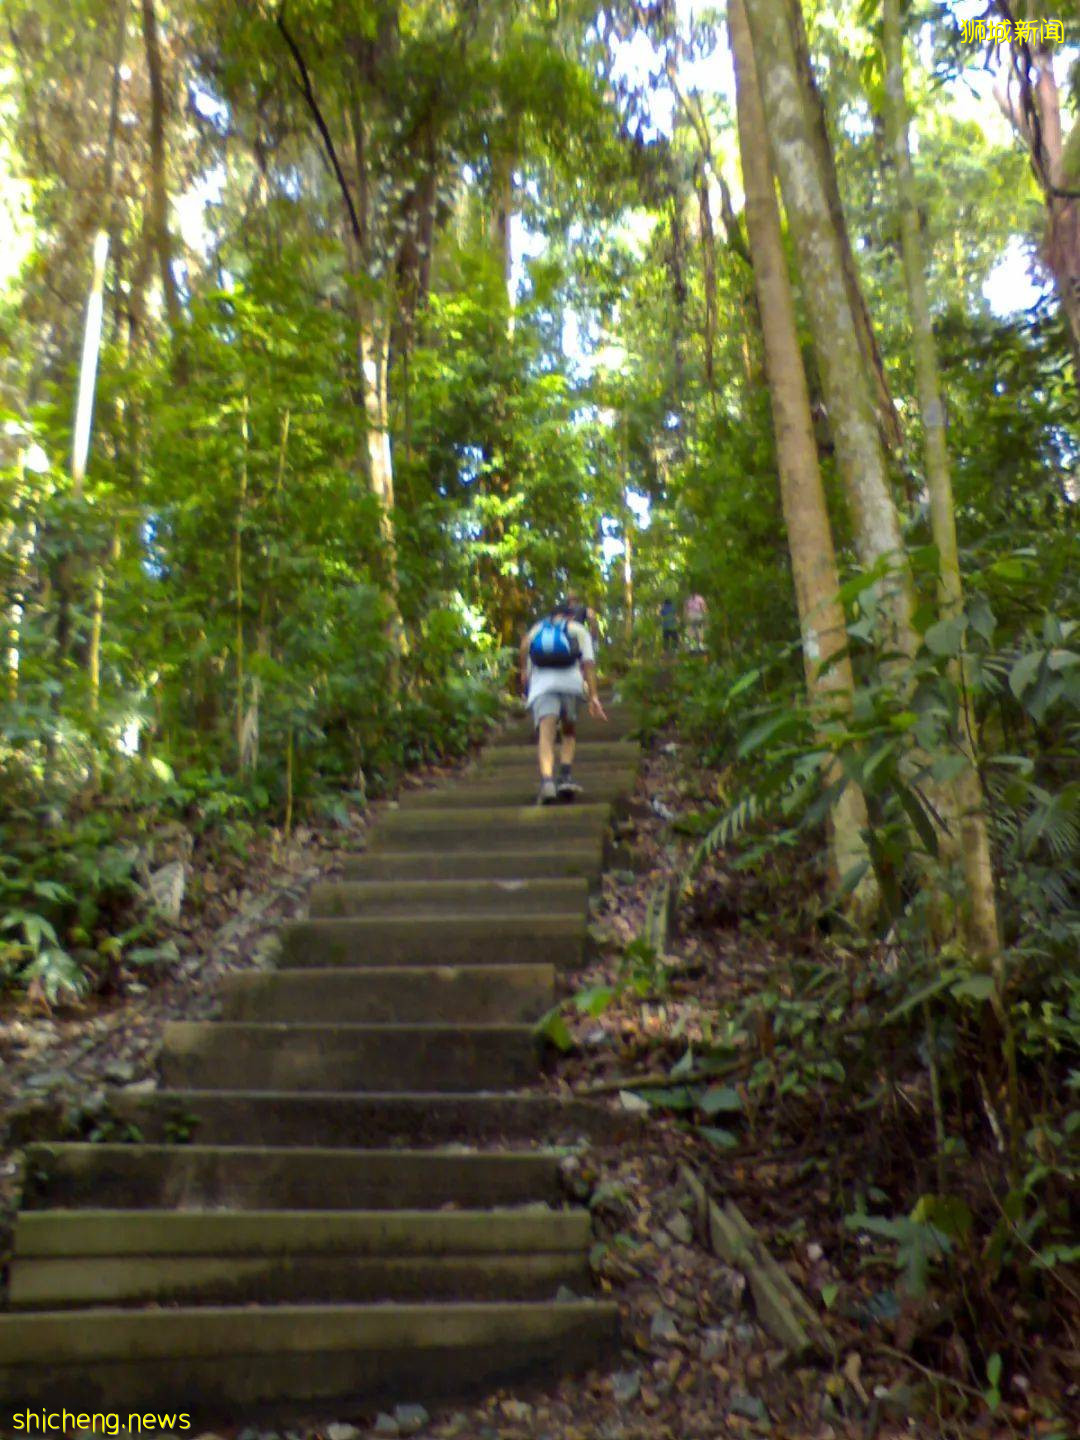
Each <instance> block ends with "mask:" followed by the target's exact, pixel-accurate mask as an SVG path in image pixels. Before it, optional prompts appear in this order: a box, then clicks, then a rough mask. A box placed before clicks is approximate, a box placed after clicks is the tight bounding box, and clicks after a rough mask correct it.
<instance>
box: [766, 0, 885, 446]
mask: <svg viewBox="0 0 1080 1440" xmlns="http://www.w3.org/2000/svg"><path fill="white" fill-rule="evenodd" d="M787 3H788V14H789V17H790V30H791V36H792V41H793V43H794V46H795V57H796V66H797V70H798V76H799V83H800V86H801V89H802V94H803V99H804V102H805V107H806V120H807V125H808V132H809V139H810V143H811V144H812V145H813V147H814V150H815V152H816V154H817V160H818V165H819V167H820V175H821V180H822V183H823V185H824V188H825V195H826V198H827V201H828V206H829V214H830V216H831V218H832V223H833V229H834V230H835V232H836V236H837V239H838V241H839V246H840V259H841V264H842V266H843V272H844V285H845V287H846V289H847V295H848V304H849V306H850V309H851V316H852V320H853V322H854V325H855V331H856V334H857V335H858V339H859V349H860V351H861V353H862V357H863V364H864V365H865V366H866V371H867V375H868V377H869V379H870V384H871V386H872V389H873V394H874V405H875V409H876V413H877V421H878V427H879V429H880V431H881V437H882V439H883V440H884V442H885V444H886V445H887V446H889V447H890V448H891V449H894V450H899V449H900V448H901V446H902V445H903V443H904V437H903V434H902V432H901V430H900V421H899V418H898V416H897V413H896V406H895V405H894V404H893V398H892V393H891V391H890V390H889V382H888V380H887V379H886V377H885V365H884V363H883V361H882V358H881V351H880V349H879V348H878V343H877V337H876V336H875V334H874V327H873V324H872V323H871V320H870V311H869V310H868V309H867V306H866V299H865V297H864V295H863V292H862V286H861V285H860V284H859V271H858V267H857V266H856V264H855V253H854V251H853V250H852V248H851V237H850V235H849V234H848V227H847V220H846V219H845V217H844V206H843V202H842V200H841V198H840V182H839V180H838V179H837V174H836V160H835V157H834V155H833V147H832V141H831V139H830V138H829V125H828V120H827V118H826V114H825V103H824V101H823V100H822V98H821V92H820V91H819V90H818V87H817V81H816V80H815V79H814V68H813V65H812V64H811V61H810V45H809V41H808V40H807V37H806V21H805V19H804V16H803V9H802V0H787ZM785 204H786V202H785Z"/></svg>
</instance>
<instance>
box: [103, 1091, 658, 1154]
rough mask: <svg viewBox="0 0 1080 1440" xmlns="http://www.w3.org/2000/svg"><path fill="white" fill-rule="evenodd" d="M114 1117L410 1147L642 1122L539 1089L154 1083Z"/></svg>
mask: <svg viewBox="0 0 1080 1440" xmlns="http://www.w3.org/2000/svg"><path fill="white" fill-rule="evenodd" d="M109 1104H110V1109H111V1110H112V1112H113V1113H114V1114H115V1115H116V1116H117V1118H118V1119H119V1120H120V1121H123V1122H126V1123H128V1124H131V1125H134V1126H135V1127H137V1129H138V1131H139V1133H140V1134H141V1135H142V1137H143V1139H144V1140H146V1141H147V1143H150V1144H156V1143H159V1142H161V1143H163V1142H166V1141H168V1140H170V1139H171V1140H173V1142H174V1143H175V1141H176V1137H177V1136H180V1137H182V1138H183V1139H184V1140H185V1141H189V1140H192V1139H194V1140H195V1141H196V1142H197V1143H198V1144H200V1145H242V1144H244V1143H245V1142H247V1141H249V1140H250V1139H251V1137H252V1136H258V1138H259V1139H260V1141H262V1143H263V1144H265V1145H273V1146H278V1145H306V1146H316V1147H319V1148H323V1149H325V1148H334V1147H338V1146H341V1147H344V1148H355V1149H362V1148H363V1147H365V1146H371V1147H373V1148H376V1149H378V1148H390V1147H396V1146H401V1145H407V1146H409V1147H411V1148H419V1147H422V1146H426V1145H430V1146H440V1145H448V1144H451V1143H463V1142H464V1143H467V1144H477V1145H486V1146H494V1145H501V1146H505V1147H512V1146H515V1145H516V1146H521V1145H523V1144H529V1143H535V1142H536V1141H546V1142H547V1143H549V1144H559V1145H569V1144H574V1143H576V1142H577V1141H579V1140H581V1139H582V1138H587V1139H595V1140H601V1141H613V1140H616V1139H619V1138H623V1137H625V1138H627V1139H631V1140H632V1139H634V1138H635V1137H636V1135H637V1134H638V1131H639V1129H640V1127H641V1123H642V1122H641V1120H640V1118H639V1117H638V1116H636V1115H635V1114H633V1113H632V1112H631V1111H629V1110H622V1109H608V1108H606V1107H603V1106H600V1105H596V1104H592V1103H589V1102H587V1101H584V1100H568V1099H562V1098H560V1097H558V1096H554V1095H544V1094H539V1093H533V1094H518V1095H486V1094H472V1095H448V1094H434V1093H432V1092H431V1091H422V1092H421V1091H418V1092H416V1093H414V1094H407V1095H397V1094H391V1095H386V1094H367V1095H355V1094H354V1095H348V1094H341V1093H337V1092H334V1093H330V1094H326V1093H314V1092H307V1093H303V1092H300V1093H297V1092H291V1093H286V1092H281V1091H276V1092H275V1091H261V1092H250V1091H248V1092H243V1091H232V1092H228V1091H213V1090H201V1091H196V1090H158V1091H156V1092H155V1093H153V1094H150V1095H131V1094H129V1093H127V1092H126V1091H123V1090H120V1091H117V1092H116V1093H115V1094H113V1095H111V1096H110V1098H109Z"/></svg>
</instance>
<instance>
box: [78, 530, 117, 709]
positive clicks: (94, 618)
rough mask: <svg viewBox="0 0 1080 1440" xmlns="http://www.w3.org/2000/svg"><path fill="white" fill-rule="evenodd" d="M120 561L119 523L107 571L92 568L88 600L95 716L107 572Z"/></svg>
mask: <svg viewBox="0 0 1080 1440" xmlns="http://www.w3.org/2000/svg"><path fill="white" fill-rule="evenodd" d="M119 559H120V523H119V521H116V522H115V523H114V525H113V533H112V539H111V541H110V542H109V563H108V569H106V566H105V565H103V564H100V563H98V564H96V565H95V566H94V583H93V589H92V591H91V598H90V643H89V647H88V649H87V659H86V669H87V676H88V678H89V682H90V709H91V711H92V712H93V713H94V714H95V715H96V714H97V710H98V703H99V701H100V698H101V642H102V640H103V638H104V635H105V586H106V580H107V576H108V573H109V571H111V570H112V569H113V568H115V566H116V563H117V561H118V560H119Z"/></svg>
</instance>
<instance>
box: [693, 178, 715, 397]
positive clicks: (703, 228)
mask: <svg viewBox="0 0 1080 1440" xmlns="http://www.w3.org/2000/svg"><path fill="white" fill-rule="evenodd" d="M697 193H698V238H699V240H700V242H701V276H702V285H703V288H704V291H705V386H706V389H707V390H708V392H709V401H710V404H711V405H712V406H713V408H714V410H715V406H716V312H717V305H716V235H715V233H714V231H713V223H712V208H711V206H710V204H709V175H708V171H707V170H706V168H705V166H704V164H701V165H699V166H698V169H697Z"/></svg>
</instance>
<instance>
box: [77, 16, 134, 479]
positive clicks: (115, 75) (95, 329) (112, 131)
mask: <svg viewBox="0 0 1080 1440" xmlns="http://www.w3.org/2000/svg"><path fill="white" fill-rule="evenodd" d="M127 13H128V0H120V6H119V9H118V11H117V15H116V38H115V42H114V44H113V61H112V81H111V88H110V92H109V129H108V134H107V137H106V141H105V167H104V173H103V176H102V181H103V183H102V195H103V197H104V198H103V202H102V203H103V205H104V208H105V212H106V215H107V214H108V212H109V211H110V210H111V209H112V204H113V194H112V189H113V169H114V167H115V163H116V139H117V133H118V131H119V126H120V78H121V77H120V71H121V68H122V66H123V60H124V44H125V41H126V39H127ZM108 263H109V225H108V221H107V220H105V221H104V222H103V223H102V226H101V229H100V230H99V231H98V232H97V234H96V235H95V237H94V252H93V266H92V272H91V279H90V294H89V296H88V298H87V302H86V325H85V328H84V331H83V349H82V361H81V363H80V365H79V391H78V399H77V401H76V408H75V435H74V441H73V445H72V452H71V493H72V497H73V498H74V499H75V500H81V499H82V497H83V483H84V480H85V477H86V462H87V458H88V456H89V454H90V430H91V427H92V425H93V420H94V392H95V389H96V388H97V367H98V355H99V353H100V351H101V328H102V321H103V318H104V307H105V270H106V267H107V266H108Z"/></svg>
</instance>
